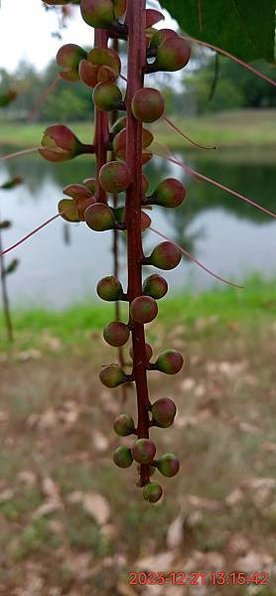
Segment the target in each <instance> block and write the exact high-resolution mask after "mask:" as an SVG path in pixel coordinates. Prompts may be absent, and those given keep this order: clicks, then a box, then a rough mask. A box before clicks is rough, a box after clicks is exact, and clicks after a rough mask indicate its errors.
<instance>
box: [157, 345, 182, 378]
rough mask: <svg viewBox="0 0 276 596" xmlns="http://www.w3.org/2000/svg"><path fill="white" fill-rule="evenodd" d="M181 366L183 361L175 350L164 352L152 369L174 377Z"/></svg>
mask: <svg viewBox="0 0 276 596" xmlns="http://www.w3.org/2000/svg"><path fill="white" fill-rule="evenodd" d="M183 364H184V359H183V356H182V354H180V352H177V351H176V350H165V351H164V352H162V354H160V356H158V358H157V360H156V362H155V365H154V368H155V369H156V370H160V371H161V372H164V373H166V374H167V375H175V374H176V373H178V372H179V371H180V370H181V368H182V366H183Z"/></svg>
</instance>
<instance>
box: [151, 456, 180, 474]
mask: <svg viewBox="0 0 276 596" xmlns="http://www.w3.org/2000/svg"><path fill="white" fill-rule="evenodd" d="M156 467H157V468H158V470H159V472H161V474H163V476H167V477H168V478H171V477H172V476H175V474H177V472H178V470H179V468H180V463H179V459H178V458H177V457H176V455H174V454H173V453H164V455H161V457H160V458H159V459H158V460H157V461H156Z"/></svg>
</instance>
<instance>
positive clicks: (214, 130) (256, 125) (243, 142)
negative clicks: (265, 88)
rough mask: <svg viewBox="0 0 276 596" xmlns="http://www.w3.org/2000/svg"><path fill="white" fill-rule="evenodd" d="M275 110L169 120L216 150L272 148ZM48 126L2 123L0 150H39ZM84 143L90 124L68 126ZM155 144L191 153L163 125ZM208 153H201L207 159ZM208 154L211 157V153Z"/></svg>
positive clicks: (275, 134)
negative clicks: (33, 148) (224, 148)
mask: <svg viewBox="0 0 276 596" xmlns="http://www.w3.org/2000/svg"><path fill="white" fill-rule="evenodd" d="M275 114H276V110H273V109H271V110H238V111H232V112H222V113H216V114H210V115H207V116H199V117H196V118H189V119H187V120H180V119H178V118H177V117H176V116H172V117H171V120H173V122H174V123H175V124H176V125H177V126H178V127H179V128H181V129H182V130H183V132H184V133H186V134H187V135H189V136H190V137H192V138H193V139H194V140H195V141H197V142H199V143H203V144H207V145H216V146H217V147H218V148H219V147H229V148H231V147H254V146H264V147H268V148H273V145H275V144H276V127H275ZM46 126H47V124H45V123H43V124H42V123H38V124H20V123H8V122H5V121H3V122H1V134H0V151H1V147H4V146H10V147H16V148H18V147H19V148H30V147H35V146H38V145H39V143H40V141H41V138H42V133H43V130H44V129H45V128H46ZM69 126H70V127H72V128H73V129H74V131H75V133H76V134H77V135H78V136H79V137H80V139H81V140H82V141H84V142H90V140H91V124H90V123H89V122H83V123H76V124H74V123H72V124H70V125H69ZM152 131H153V132H154V134H155V140H156V141H158V142H160V143H164V144H166V145H169V146H170V147H171V148H173V149H183V148H185V149H193V146H192V145H190V144H189V143H187V142H186V141H185V140H184V139H183V138H182V137H181V136H180V135H179V134H178V133H176V132H175V131H174V130H173V129H172V128H170V127H169V126H168V124H167V123H166V122H164V121H162V120H161V121H160V122H158V123H157V124H156V125H154V126H152ZM207 153H208V151H206V152H204V155H206V154H207ZM209 153H212V152H211V151H210V152H209Z"/></svg>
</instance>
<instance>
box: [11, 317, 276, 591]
mask: <svg viewBox="0 0 276 596" xmlns="http://www.w3.org/2000/svg"><path fill="white" fill-rule="evenodd" d="M150 332H151V335H152V339H153V341H152V343H153V347H154V352H155V355H156V354H157V353H158V352H159V351H160V349H161V348H162V347H163V348H164V347H168V346H170V347H174V348H176V349H181V351H182V352H183V353H184V355H185V356H186V365H185V367H184V369H183V371H182V372H181V373H179V374H178V375H176V376H175V377H171V376H165V375H161V374H159V373H156V372H153V373H150V390H151V396H152V399H156V398H158V397H164V396H171V397H173V398H174V399H175V401H176V403H177V407H178V415H177V418H176V421H175V424H174V425H173V427H171V428H169V429H166V430H164V429H154V431H153V433H152V436H153V438H154V439H155V440H156V442H157V445H158V454H161V453H164V452H165V451H173V452H175V453H176V454H178V456H179V458H180V461H181V470H180V472H179V474H178V475H177V476H176V477H174V478H172V479H166V478H163V477H159V478H158V480H159V481H160V482H161V484H162V486H163V488H164V495H165V496H164V499H163V500H162V502H160V503H159V504H157V505H150V504H148V503H146V502H145V501H144V500H143V498H142V494H141V492H140V489H138V488H137V487H136V485H135V476H136V471H135V467H134V465H132V466H131V468H130V469H128V470H121V469H119V468H116V467H115V465H114V464H113V463H112V450H113V448H115V447H116V446H117V445H118V444H119V443H120V439H119V438H118V437H117V436H116V435H115V433H114V432H113V429H112V422H113V419H114V417H115V415H116V414H118V413H120V412H131V413H133V414H134V415H135V395H134V392H133V390H132V389H130V391H129V397H128V401H127V403H126V404H125V405H124V406H122V404H121V394H120V390H119V389H117V390H113V391H111V390H110V391H109V390H107V389H105V388H103V386H102V385H101V384H100V382H99V380H98V373H97V371H98V369H99V368H100V365H101V364H103V363H107V362H109V361H111V360H112V358H113V356H114V352H112V349H111V348H108V347H107V346H105V345H104V344H103V341H102V339H101V333H100V332H93V334H92V335H91V337H89V338H88V339H87V338H86V339H85V340H84V342H83V344H82V343H81V342H79V343H78V344H75V345H73V346H71V347H70V348H69V347H68V346H66V345H63V344H62V342H61V340H60V339H58V338H55V337H53V336H52V335H49V334H48V335H47V334H46V335H43V336H42V337H41V345H40V347H39V348H35V349H27V350H20V349H18V348H17V347H15V348H14V349H13V350H12V351H11V352H10V353H9V354H7V353H6V352H4V351H2V352H1V353H0V370H1V377H0V396H1V403H0V429H1V452H0V473H1V474H0V546H1V549H0V553H1V554H0V557H1V571H0V594H1V595H7V596H59V595H62V594H67V595H69V596H81V595H92V596H93V595H114V596H117V595H118V596H120V595H122V596H135V594H142V595H145V596H146V595H147V594H153V595H154V596H155V595H156V596H158V595H159V594H160V595H164V594H165V595H167V594H169V595H170V594H173V595H175V596H182V595H183V596H186V595H187V596H190V595H192V596H193V595H194V594H196V595H198V596H205V595H206V594H207V595H208V594H211V595H213V594H238V595H239V594H245V595H247V594H248V595H250V594H255V593H257V594H258V595H259V594H260V595H262V596H273V595H274V594H276V541H275V533H276V474H275V456H276V432H275V414H276V399H275V398H276V391H275V377H276V369H275V355H276V327H275V324H274V325H271V324H268V323H267V324H266V325H259V326H257V327H255V328H254V330H253V329H252V328H250V327H249V326H248V325H247V326H246V325H243V324H241V323H237V322H235V321H233V322H232V323H229V324H228V325H224V326H222V325H220V324H219V322H218V321H217V320H216V318H215V317H208V318H205V319H198V320H197V321H195V323H194V324H193V325H192V326H189V327H186V326H184V325H174V326H171V327H170V329H168V328H165V327H164V326H162V325H161V324H159V325H156V326H155V327H153V328H150ZM110 350H111V352H110ZM121 442H125V443H128V442H129V438H126V439H123V440H122V441H121ZM158 474H159V473H158V472H156V477H157V475H158ZM130 571H137V572H138V571H146V572H158V571H159V572H160V571H163V572H164V573H165V575H167V574H168V573H170V572H173V571H178V572H186V573H189V577H191V572H193V571H194V572H197V571H198V572H199V571H201V572H203V571H205V572H206V577H210V572H211V571H213V572H214V571H217V572H219V571H225V573H226V572H227V573H228V572H229V573H230V572H241V573H244V574H246V580H247V584H246V585H241V586H239V585H238V581H240V582H242V581H243V577H244V576H243V575H240V576H238V575H235V576H231V582H233V581H234V580H235V581H236V584H237V585H235V586H233V585H229V586H228V587H227V586H226V585H222V586H218V585H217V586H215V587H212V586H211V585H210V584H208V582H207V580H206V583H207V585H205V586H204V585H203V586H201V585H199V583H200V582H199V580H198V585H195V586H184V585H182V586H181V585H178V586H172V585H171V584H169V583H167V584H166V585H165V587H162V586H160V585H159V586H157V585H150V586H138V585H130V584H129V580H130V576H129V572H130ZM264 571H265V572H267V574H268V575H267V577H266V575H262V572H264ZM254 572H257V575H256V574H255V575H253V573H254ZM143 577H144V576H141V578H142V579H143ZM216 577H218V578H219V577H220V579H221V578H222V579H221V581H223V576H216ZM229 578H230V576H229ZM229 578H228V579H229ZM151 579H152V581H153V582H154V581H156V577H154V576H152V578H151ZM180 580H181V576H178V581H180ZM182 580H183V576H182ZM254 581H255V582H257V584H260V582H263V584H262V585H256V584H255V583H254Z"/></svg>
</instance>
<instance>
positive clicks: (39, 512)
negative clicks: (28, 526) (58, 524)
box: [32, 499, 63, 519]
mask: <svg viewBox="0 0 276 596" xmlns="http://www.w3.org/2000/svg"><path fill="white" fill-rule="evenodd" d="M60 509H63V505H62V502H61V501H60V500H54V499H53V500H51V501H46V502H45V503H43V505H40V507H38V508H37V509H36V510H35V511H34V513H33V515H32V517H33V519H39V518H40V517H44V516H46V515H51V513H55V512H56V511H60Z"/></svg>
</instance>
